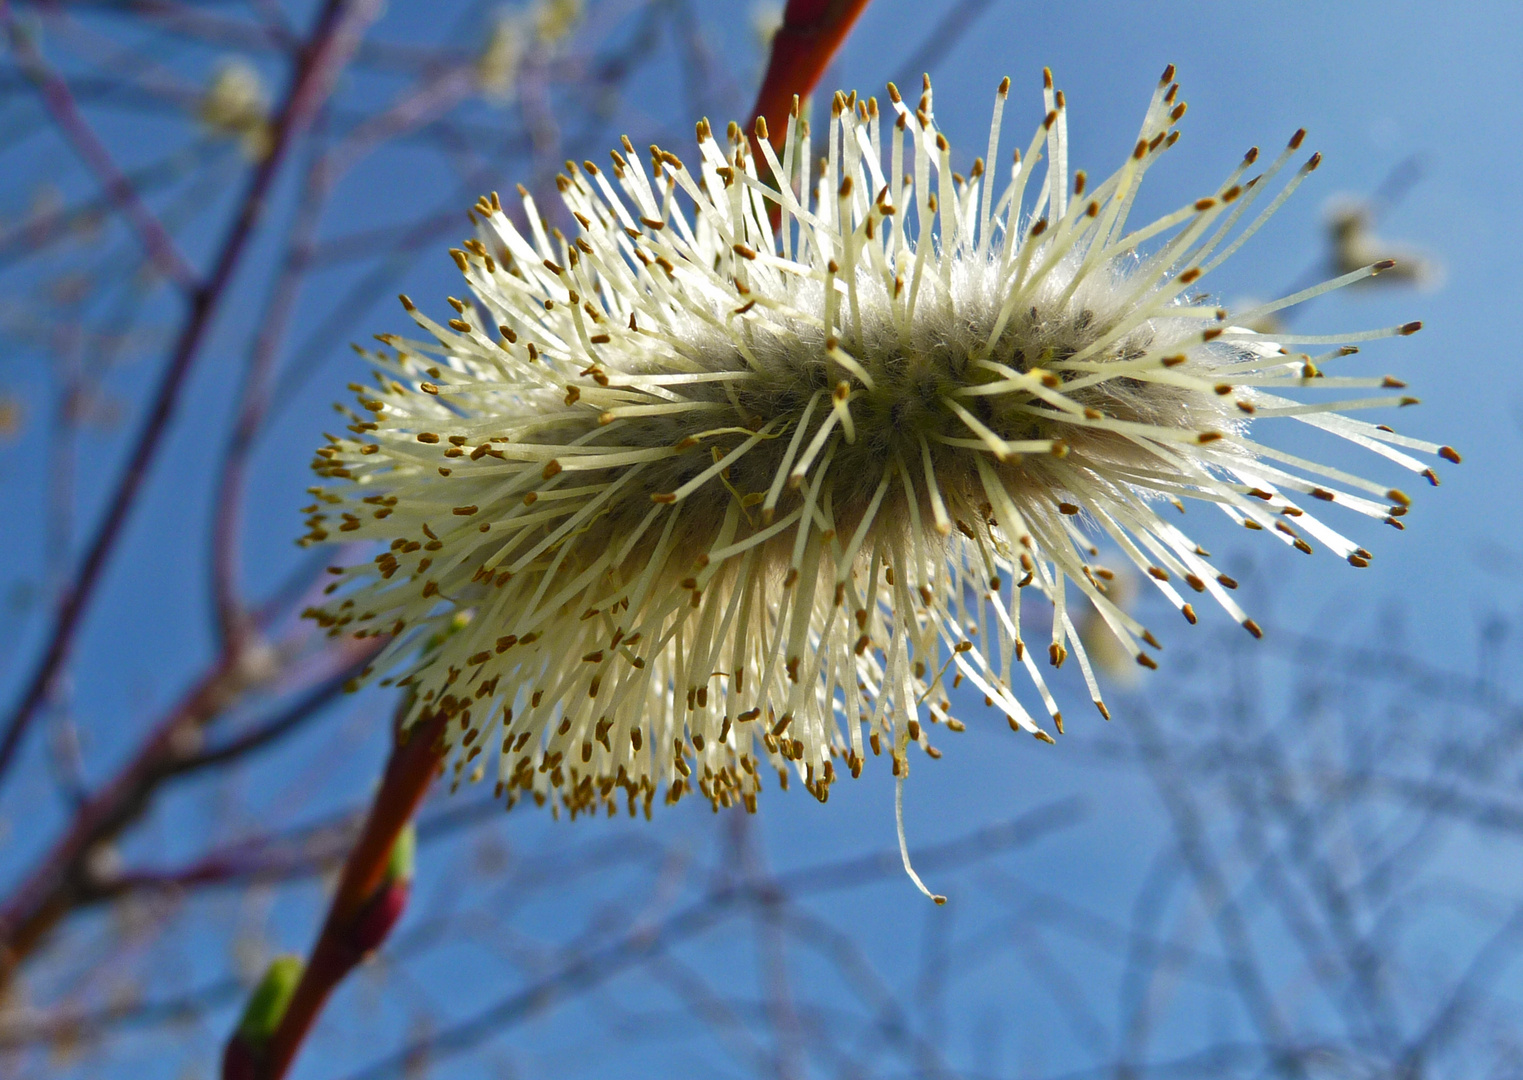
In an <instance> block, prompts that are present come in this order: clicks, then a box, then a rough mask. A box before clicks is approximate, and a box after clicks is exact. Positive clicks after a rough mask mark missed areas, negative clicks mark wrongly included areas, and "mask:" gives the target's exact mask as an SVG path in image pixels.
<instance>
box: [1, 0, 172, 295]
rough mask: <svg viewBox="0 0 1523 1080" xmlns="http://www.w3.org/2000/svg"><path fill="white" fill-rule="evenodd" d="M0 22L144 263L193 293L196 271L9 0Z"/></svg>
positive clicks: (14, 50)
mask: <svg viewBox="0 0 1523 1080" xmlns="http://www.w3.org/2000/svg"><path fill="white" fill-rule="evenodd" d="M0 23H4V25H5V29H6V32H7V34H8V35H9V37H10V42H11V51H12V52H14V53H15V54H16V60H17V62H18V63H19V64H20V65H21V68H22V70H23V71H24V72H25V73H26V74H27V77H28V78H30V79H31V80H32V82H33V83H34V84H35V85H36V86H37V89H38V92H39V93H40V94H41V96H42V100H43V104H44V105H45V106H46V108H47V110H48V113H49V114H50V115H51V116H52V117H53V121H54V123H56V124H57V125H58V128H59V130H60V131H62V132H63V135H64V138H66V139H67V140H68V141H69V143H70V144H72V145H73V147H74V150H75V152H76V153H77V154H79V156H80V157H81V158H83V159H84V162H85V164H86V165H87V166H89V168H90V171H91V172H93V173H94V174H95V178H96V179H97V180H98V181H100V185H101V187H102V188H104V189H105V192H106V194H107V196H109V197H110V199H111V201H112V202H113V203H115V204H116V207H117V209H118V210H120V211H121V212H122V216H123V217H125V218H126V219H127V221H128V223H129V224H130V225H131V226H132V228H133V229H134V230H135V231H136V232H137V234H138V239H139V240H140V241H141V243H142V245H143V250H144V251H145V252H146V253H147V254H148V260H149V262H151V263H152V264H153V266H154V268H155V269H157V270H158V271H159V273H161V274H163V275H164V276H165V277H166V278H168V279H169V280H170V281H173V282H174V283H175V284H176V285H177V286H179V288H180V289H181V291H182V292H185V293H187V294H189V293H193V292H194V291H195V289H196V286H197V275H196V272H195V270H194V269H192V268H191V266H190V264H189V263H188V262H186V261H185V257H184V256H183V255H181V254H180V249H179V246H178V245H177V244H175V242H174V239H173V237H171V236H170V235H169V233H168V232H166V231H165V229H164V226H163V225H161V224H160V223H159V219H158V218H156V217H155V216H154V215H153V212H152V211H151V210H149V209H148V207H147V206H145V205H144V204H143V200H142V199H141V198H139V197H138V193H137V189H136V188H134V187H133V185H132V183H131V182H130V181H129V180H128V179H127V177H126V176H124V175H123V174H122V171H121V169H120V168H118V167H117V164H116V160H115V159H114V158H113V157H112V156H111V152H110V151H108V150H107V149H106V147H105V145H104V144H103V143H102V142H101V141H100V139H98V138H97V137H96V135H95V132H94V130H92V129H91V127H90V125H89V124H87V123H85V118H84V117H83V116H81V115H80V114H79V109H78V108H77V107H76V106H75V104H74V96H73V94H71V93H70V92H69V86H68V84H67V83H65V82H64V81H63V79H62V78H60V77H59V76H58V75H57V74H56V73H55V72H54V71H53V70H52V69H51V68H50V67H48V66H47V64H46V63H45V62H44V61H43V59H42V54H41V53H39V52H38V51H37V47H36V45H35V44H34V43H33V41H32V36H31V34H29V33H28V32H27V31H26V30H25V29H23V28H22V27H21V26H20V25H18V24H17V22H16V16H15V13H14V12H13V11H12V10H11V6H10V3H9V0H0Z"/></svg>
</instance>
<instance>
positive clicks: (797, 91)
mask: <svg viewBox="0 0 1523 1080" xmlns="http://www.w3.org/2000/svg"><path fill="white" fill-rule="evenodd" d="M865 7H867V0H788V6H787V7H786V8H784V9H783V24H782V25H781V26H779V27H778V28H777V35H776V36H775V37H773V39H772V55H771V57H770V58H769V59H768V61H767V73H766V74H765V75H764V76H762V84H761V89H760V90H759V91H758V92H757V94H756V108H755V109H753V110H752V111H751V120H752V123H753V124H754V123H755V120H756V118H757V117H758V116H764V117H766V118H767V132H768V139H769V141H770V142H771V143H772V144H773V145H774V146H777V147H781V146H782V144H783V139H784V138H785V137H786V135H787V133H788V111H789V109H791V108H792V107H793V98H794V95H798V96H800V97H802V96H804V95H805V94H807V93H809V91H811V90H813V89H814V86H815V83H817V82H819V81H820V76H821V75H823V74H825V69H826V68H827V67H829V66H830V61H831V58H832V57H834V56H835V54H836V50H837V49H839V48H840V47H841V42H843V41H845V40H846V34H847V33H848V32H849V31H850V30H851V27H852V24H853V23H854V22H856V21H857V16H858V15H860V14H862V10H863V9H864V8H865Z"/></svg>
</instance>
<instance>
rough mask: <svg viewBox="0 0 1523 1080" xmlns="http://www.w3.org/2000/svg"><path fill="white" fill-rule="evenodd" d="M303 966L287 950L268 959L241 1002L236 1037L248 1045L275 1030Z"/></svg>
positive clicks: (263, 1039)
mask: <svg viewBox="0 0 1523 1080" xmlns="http://www.w3.org/2000/svg"><path fill="white" fill-rule="evenodd" d="M303 967H304V965H303V964H302V960H301V957H299V956H292V955H289V954H287V955H285V956H277V957H276V958H275V959H273V960H271V961H270V966H269V968H268V969H267V970H266V971H265V973H264V978H263V979H260V980H259V985H258V986H256V987H255V988H254V992H253V994H251V995H250V996H249V1003H248V1004H247V1005H246V1006H244V1009H243V1018H242V1019H241V1020H239V1021H238V1037H239V1038H240V1039H242V1040H243V1041H244V1043H245V1044H247V1045H248V1046H249V1047H250V1048H255V1047H261V1046H263V1045H264V1044H265V1043H267V1042H269V1040H270V1036H271V1035H274V1034H275V1029H276V1028H277V1027H279V1026H280V1020H281V1017H283V1016H285V1014H286V1006H287V1005H289V1004H290V1003H291V996H292V995H293V994H295V993H296V984H297V983H299V982H300V981H301V973H302V970H303Z"/></svg>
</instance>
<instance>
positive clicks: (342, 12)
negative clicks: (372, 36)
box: [0, 0, 380, 779]
mask: <svg viewBox="0 0 1523 1080" xmlns="http://www.w3.org/2000/svg"><path fill="white" fill-rule="evenodd" d="M379 6H380V0H327V3H326V4H325V5H324V7H323V9H322V11H321V13H320V14H319V15H318V18H317V22H316V25H315V27H314V29H313V31H312V36H311V40H310V44H309V46H308V48H306V49H305V50H304V51H303V52H302V54H301V56H300V58H299V59H298V60H297V63H296V68H295V71H294V72H293V73H292V77H291V86H290V90H289V91H288V92H287V94H286V98H285V102H284V104H283V105H282V106H281V108H280V112H279V115H278V117H277V118H276V120H275V123H274V133H273V135H272V136H271V146H270V150H269V153H268V155H267V156H266V157H265V158H264V160H263V161H261V162H260V163H259V165H258V166H257V167H256V168H255V170H254V173H253V176H252V177H250V179H249V184H248V188H247V190H246V191H245V193H244V196H243V198H242V200H241V202H240V209H239V211H238V214H237V216H236V217H235V219H234V220H233V223H232V225H231V226H230V227H229V229H228V233H227V236H226V237H225V239H224V240H223V241H222V244H221V247H220V249H219V253H218V255H217V258H216V260H215V262H214V263H213V267H212V271H211V273H210V274H209V275H207V277H206V278H205V280H204V282H203V283H202V285H201V286H200V287H199V288H198V289H196V291H195V293H194V295H193V296H192V297H191V302H190V309H189V311H188V312H187V314H186V318H185V323H184V325H183V326H182V328H181V330H180V334H179V338H178V340H177V341H176V343H175V347H174V350H173V353H172V355H171V359H170V362H169V365H168V367H167V368H166V369H165V371H164V374H163V376H162V377H161V378H160V381H159V385H158V387H157V388H156V389H155V391H154V394H153V399H152V401H153V403H152V405H151V406H150V408H149V411H148V415H147V418H146V419H145V420H144V422H143V427H142V430H141V431H140V433H139V434H138V437H137V440H136V442H135V444H134V446H133V448H132V451H131V453H130V454H129V456H128V460H127V465H126V469H125V471H124V473H123V476H122V479H121V481H120V482H119V484H118V485H117V488H116V491H115V493H114V494H113V495H112V497H111V499H110V501H109V503H108V506H107V509H106V512H105V515H104V517H103V518H102V520H101V523H100V525H99V526H98V528H97V529H96V532H95V535H94V537H93V539H92V540H91V542H90V544H89V546H88V548H87V551H86V554H85V557H84V560H83V562H82V563H81V565H80V568H79V572H78V575H77V577H76V580H75V581H74V583H73V585H72V587H71V588H69V590H68V591H67V592H66V593H65V594H64V596H63V598H62V600H61V602H60V603H59V605H58V611H57V613H56V615H55V618H54V623H53V627H52V629H51V631H50V632H49V634H48V644H47V646H46V648H45V649H44V652H43V655H42V659H41V661H40V662H39V663H38V665H37V667H36V668H35V670H34V671H33V674H32V676H31V677H30V679H28V680H27V682H26V689H25V690H24V691H23V693H22V696H21V701H20V702H19V703H18V704H17V706H16V708H15V710H14V711H13V712H12V713H11V715H10V717H9V718H8V720H7V721H6V723H5V734H4V736H3V737H0V779H3V778H4V775H5V774H6V773H7V772H8V771H9V769H10V766H11V764H12V763H13V762H14V760H15V756H16V750H17V748H18V747H19V746H20V743H21V738H22V736H23V735H24V734H25V733H26V729H27V726H28V724H29V723H30V722H31V719H32V717H33V716H34V715H35V714H36V711H37V708H38V706H39V705H40V704H41V703H42V702H43V700H44V699H45V698H46V697H47V694H48V688H49V686H50V685H51V684H52V681H53V678H54V677H55V676H56V675H57V673H58V671H59V669H60V668H61V667H62V666H63V663H64V660H65V658H66V657H67V656H68V653H69V647H70V645H71V644H72V643H73V640H74V635H75V633H76V632H77V630H78V628H79V622H80V617H81V615H82V614H83V613H84V609H85V605H86V604H87V602H88V600H89V598H90V596H91V593H92V592H93V590H94V587H95V584H96V582H97V580H98V579H99V577H100V574H101V571H102V570H103V569H104V567H105V565H106V561H107V559H108V557H109V556H110V554H111V551H112V549H113V548H114V547H115V546H116V541H117V538H118V537H119V536H120V534H121V531H122V526H123V525H124V524H125V522H126V520H127V515H128V513H129V512H130V511H131V509H132V506H133V504H134V503H135V502H136V500H137V495H138V491H139V490H140V489H141V487H142V485H143V481H144V480H145V479H146V478H147V475H148V471H149V468H150V466H151V465H152V463H153V459H154V458H155V457H156V456H157V454H158V449H159V444H160V443H161V442H162V441H163V437H164V433H165V432H166V431H167V429H168V427H169V420H170V418H171V417H172V416H173V415H174V411H175V407H176V405H177V404H178V403H179V398H180V391H181V389H182V388H183V386H184V384H185V381H186V377H187V376H188V375H189V373H190V369H191V366H192V364H193V362H194V361H195V358H196V356H197V354H198V353H199V351H200V346H201V343H202V340H203V339H204V337H205V335H206V331H207V328H208V327H209V325H210V323H211V319H212V316H213V315H214V314H215V313H216V311H217V308H218V306H219V304H220V302H221V300H222V298H223V296H224V294H225V292H226V290H227V287H228V284H229V282H230V281H231V280H232V276H233V271H234V269H235V268H236V267H237V265H238V263H239V261H240V259H241V257H242V255H243V252H244V249H245V247H246V245H247V243H248V240H249V237H250V235H251V234H252V233H253V231H254V227H255V225H256V224H257V223H258V222H259V220H260V218H261V217H262V216H263V214H264V209H265V201H266V198H267V196H268V194H269V191H270V188H271V186H272V185H273V184H274V182H275V177H276V174H277V173H278V171H279V169H280V166H281V164H282V162H283V161H284V159H285V153H286V150H287V149H288V148H289V146H290V144H291V142H292V141H293V140H294V139H295V138H296V137H297V136H298V135H299V134H300V133H301V132H303V131H304V130H306V128H307V125H308V124H309V123H310V122H311V120H312V117H313V116H314V115H315V113H316V112H317V109H318V108H319V106H320V105H321V104H322V101H323V99H324V98H325V97H326V96H327V94H328V92H329V90H330V89H331V88H332V86H333V83H334V80H335V79H337V77H338V72H339V70H340V69H341V68H342V67H343V66H344V64H345V62H347V60H348V58H349V55H350V54H351V52H352V51H353V49H354V47H355V45H356V44H357V43H358V39H359V36H360V34H361V33H362V32H363V31H364V28H365V27H366V26H367V25H368V24H369V23H370V21H371V19H373V18H374V17H375V15H376V13H377V12H378V10H379Z"/></svg>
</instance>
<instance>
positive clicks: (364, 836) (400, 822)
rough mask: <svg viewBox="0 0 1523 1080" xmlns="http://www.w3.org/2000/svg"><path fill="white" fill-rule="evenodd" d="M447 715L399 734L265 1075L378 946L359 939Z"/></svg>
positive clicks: (274, 1071) (277, 1071)
mask: <svg viewBox="0 0 1523 1080" xmlns="http://www.w3.org/2000/svg"><path fill="white" fill-rule="evenodd" d="M447 720H448V718H447V717H445V716H443V715H439V716H434V717H428V718H425V719H423V720H419V721H418V723H417V724H415V725H414V726H413V728H412V729H411V730H410V731H409V732H406V733H404V734H403V735H401V736H399V739H398V742H397V745H396V746H395V747H394V748H393V750H392V752H391V760H389V761H388V762H387V763H386V773H385V776H384V777H383V778H382V780H381V789H380V790H379V791H378V792H376V796H375V801H374V802H373V803H372V804H371V808H370V816H369V817H368V818H367V819H366V821H365V828H364V831H363V832H361V833H360V838H359V840H358V841H357V842H356V843H355V845H354V850H353V851H351V852H350V853H349V858H348V860H347V861H346V862H345V863H344V871H343V874H342V875H341V876H340V877H339V881H338V891H337V892H336V893H335V894H334V896H333V902H332V904H331V905H329V908H328V917H327V918H326V919H325V920H324V921H323V929H322V932H321V933H320V934H319V935H318V938H317V944H315V945H314V946H313V947H312V956H311V958H310V959H309V960H308V961H307V966H306V969H305V970H304V971H303V972H302V976H301V982H300V983H299V984H298V985H297V987H296V993H295V995H294V996H293V997H292V998H291V1003H290V1004H289V1005H288V1006H287V1007H286V1011H285V1014H284V1015H283V1016H282V1017H281V1020H280V1026H279V1027H278V1028H277V1029H276V1030H275V1034H274V1035H273V1036H272V1037H271V1038H270V1043H269V1046H268V1048H267V1049H266V1050H265V1053H264V1058H263V1063H262V1064H263V1069H262V1074H261V1080H280V1078H281V1077H283V1076H285V1074H286V1071H287V1070H288V1069H290V1067H291V1063H292V1061H294V1060H295V1058H296V1053H297V1051H298V1050H300V1049H301V1044H302V1041H303V1040H304V1039H305V1038H306V1035H307V1032H308V1031H310V1030H311V1028H312V1025H313V1024H314V1023H315V1022H316V1021H317V1017H318V1014H319V1013H320V1012H322V1008H323V1005H324V1003H325V1002H326V1001H327V1000H328V995H329V994H331V993H332V992H333V988H334V987H336V986H337V985H338V984H339V983H340V982H342V981H343V979H344V977H345V976H346V975H348V974H349V972H350V971H351V970H353V968H354V966H355V964H356V963H358V962H359V960H360V959H361V957H362V955H363V953H364V951H365V950H366V949H367V948H374V947H375V945H376V944H378V942H370V941H363V942H362V941H361V939H362V938H364V937H365V936H366V935H365V927H364V923H365V922H366V921H367V920H366V915H367V914H368V913H369V909H370V908H371V906H372V902H373V901H374V900H375V899H376V898H377V894H378V892H379V891H380V886H381V884H382V878H383V875H384V874H385V872H386V865H387V862H388V860H389V859H390V857H391V849H392V847H393V846H394V845H395V844H396V841H397V837H398V835H400V834H401V832H402V830H403V829H404V828H405V827H406V826H407V823H408V822H409V821H411V820H412V816H413V814H414V813H415V812H416V811H417V809H418V804H419V803H421V802H422V801H423V796H424V795H425V794H426V793H427V792H428V786H429V784H430V783H432V781H433V778H434V775H435V774H436V773H437V772H438V770H439V763H440V761H441V760H442V756H441V753H440V739H441V737H442V736H443V734H444V726H445V724H446V723H447Z"/></svg>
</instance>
